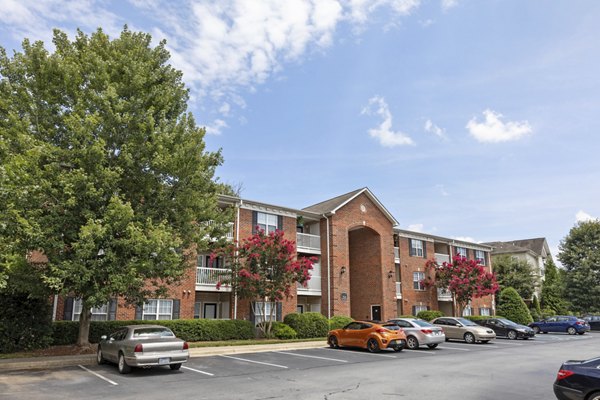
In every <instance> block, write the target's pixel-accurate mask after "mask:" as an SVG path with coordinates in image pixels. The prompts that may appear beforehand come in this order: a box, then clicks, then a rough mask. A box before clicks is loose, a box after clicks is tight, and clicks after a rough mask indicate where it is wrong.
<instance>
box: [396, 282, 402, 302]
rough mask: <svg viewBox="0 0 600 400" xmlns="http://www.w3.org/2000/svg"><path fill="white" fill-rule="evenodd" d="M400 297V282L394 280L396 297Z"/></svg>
mask: <svg viewBox="0 0 600 400" xmlns="http://www.w3.org/2000/svg"><path fill="white" fill-rule="evenodd" d="M401 298H402V282H396V299H401Z"/></svg>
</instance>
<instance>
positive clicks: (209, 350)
mask: <svg viewBox="0 0 600 400" xmlns="http://www.w3.org/2000/svg"><path fill="white" fill-rule="evenodd" d="M325 346H327V342H326V341H325V340H323V341H316V342H297V343H275V344H255V345H247V346H220V347H192V348H190V358H196V357H210V356H218V355H227V354H244V353H260V352H267V351H284V350H301V349H316V348H320V347H325ZM95 364H96V355H95V354H85V355H80V356H59V357H32V358H22V359H18V358H11V359H5V360H0V371H2V372H4V371H22V370H36V369H37V370H39V369H50V368H60V367H74V366H77V365H86V366H89V365H95Z"/></svg>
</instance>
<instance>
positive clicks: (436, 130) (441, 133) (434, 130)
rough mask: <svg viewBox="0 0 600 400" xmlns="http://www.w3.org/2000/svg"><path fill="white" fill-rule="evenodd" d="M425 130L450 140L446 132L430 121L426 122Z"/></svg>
mask: <svg viewBox="0 0 600 400" xmlns="http://www.w3.org/2000/svg"><path fill="white" fill-rule="evenodd" d="M423 129H425V132H430V133H433V134H434V135H436V136H437V137H439V138H442V139H448V137H447V136H446V130H445V129H442V128H440V127H439V126H437V125H436V124H434V123H433V122H432V121H431V120H430V119H428V120H427V121H425V126H424V127H423Z"/></svg>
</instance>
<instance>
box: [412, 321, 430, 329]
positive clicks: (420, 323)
mask: <svg viewBox="0 0 600 400" xmlns="http://www.w3.org/2000/svg"><path fill="white" fill-rule="evenodd" d="M412 322H414V323H415V324H417V325H419V326H422V327H425V328H427V327H430V326H433V325H431V324H430V323H429V322H427V321H423V320H422V319H413V320H412Z"/></svg>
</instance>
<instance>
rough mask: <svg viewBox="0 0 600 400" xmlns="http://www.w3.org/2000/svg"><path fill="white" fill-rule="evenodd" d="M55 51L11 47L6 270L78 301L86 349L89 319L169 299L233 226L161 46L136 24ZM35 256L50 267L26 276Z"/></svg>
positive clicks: (2, 148) (213, 160) (212, 162)
mask: <svg viewBox="0 0 600 400" xmlns="http://www.w3.org/2000/svg"><path fill="white" fill-rule="evenodd" d="M53 43H54V47H55V50H54V51H53V52H50V51H48V50H46V49H45V47H44V44H43V43H42V42H35V43H31V42H30V41H29V40H27V39H25V40H24V41H23V43H22V48H23V50H22V51H21V52H14V54H13V55H12V56H9V55H7V53H6V51H5V50H4V49H1V48H0V159H1V160H2V163H1V166H0V188H1V189H0V209H1V210H2V212H1V213H0V271H1V272H2V274H3V276H4V277H5V278H7V279H11V278H10V276H11V272H14V271H23V270H24V269H25V270H26V273H28V274H31V275H35V276H37V277H39V279H40V280H41V281H42V282H44V283H45V284H46V285H47V286H49V287H51V288H52V289H53V290H54V291H55V293H61V294H64V295H70V296H75V297H76V298H80V299H81V300H82V305H83V306H82V312H81V316H80V330H79V338H78V342H77V343H78V344H79V345H82V346H83V345H88V344H89V341H88V335H89V324H90V318H91V312H90V310H91V308H93V307H99V306H101V305H103V304H106V303H107V302H108V301H109V299H111V298H114V297H116V296H122V297H124V298H125V300H126V301H127V302H129V303H130V304H138V305H141V304H143V302H144V301H145V300H146V299H147V298H149V297H150V296H152V297H154V296H156V297H161V296H163V295H166V293H167V287H168V285H170V284H172V283H175V282H177V281H178V280H179V279H180V278H181V277H182V275H183V274H184V272H185V271H186V268H189V266H190V262H191V260H190V258H191V257H192V256H193V254H194V251H193V250H194V248H199V249H202V248H204V247H206V240H207V239H206V238H207V237H219V236H220V235H222V232H217V231H218V230H219V229H221V228H220V227H221V226H223V225H224V224H223V222H224V221H226V220H229V219H230V216H229V215H227V214H228V212H223V211H220V209H219V207H218V203H217V194H218V192H220V189H221V184H220V183H218V182H217V181H216V179H215V178H214V172H215V168H216V167H217V166H219V165H220V164H221V162H222V156H221V153H220V151H216V152H209V151H206V149H205V143H204V135H205V131H204V129H203V128H201V127H199V126H197V125H196V122H195V121H194V118H193V116H192V115H191V114H190V113H188V112H187V111H186V109H187V101H188V97H189V95H188V90H187V89H186V88H185V85H184V84H183V82H182V74H181V72H180V71H177V70H175V69H174V68H172V67H171V66H170V65H169V64H168V61H169V57H170V56H169V53H168V51H167V50H166V49H165V43H164V42H161V43H160V44H159V45H158V46H156V47H153V46H151V37H150V35H148V34H144V33H134V32H131V31H129V30H128V29H127V27H125V28H124V30H123V31H122V32H121V33H120V36H119V37H117V38H114V39H111V38H109V37H108V36H107V35H106V34H105V33H103V32H102V30H100V29H98V30H97V31H96V32H94V33H92V34H91V35H90V36H88V35H86V34H84V33H82V32H81V31H78V33H77V35H76V37H75V38H74V40H73V41H71V40H69V38H68V37H67V35H66V34H65V33H63V32H61V31H59V30H55V31H54V39H53ZM208 220H213V221H215V223H212V224H207V223H204V222H205V221H208ZM32 251H39V252H42V253H43V254H44V256H45V257H46V258H47V263H45V264H44V265H42V266H37V267H34V266H33V265H32V266H30V267H29V269H27V266H24V265H23V264H24V262H25V256H26V254H31V252H32Z"/></svg>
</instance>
